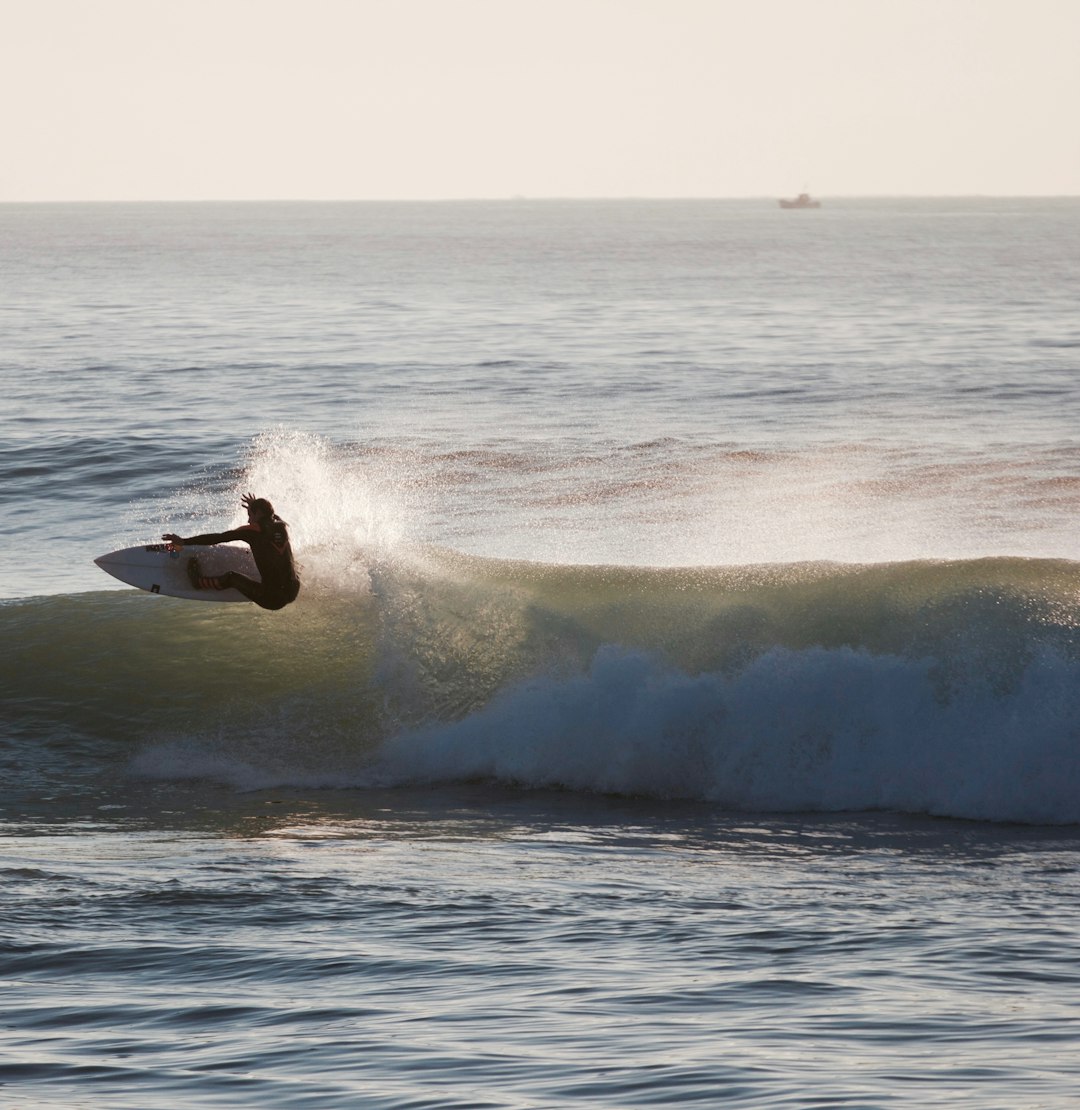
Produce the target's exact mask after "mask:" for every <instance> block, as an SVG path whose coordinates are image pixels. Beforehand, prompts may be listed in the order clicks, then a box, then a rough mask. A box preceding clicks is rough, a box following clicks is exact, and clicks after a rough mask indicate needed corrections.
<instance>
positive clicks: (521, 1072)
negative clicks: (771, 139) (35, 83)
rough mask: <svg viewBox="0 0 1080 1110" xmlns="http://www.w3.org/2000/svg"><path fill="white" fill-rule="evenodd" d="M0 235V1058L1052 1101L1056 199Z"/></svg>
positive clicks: (239, 222) (1071, 967) (60, 1088)
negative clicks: (139, 584) (109, 554)
mask: <svg viewBox="0 0 1080 1110" xmlns="http://www.w3.org/2000/svg"><path fill="white" fill-rule="evenodd" d="M0 248H2V250H3V256H4V259H5V266H4V268H3V272H2V273H0V289H2V291H3V297H2V299H0V325H2V334H3V340H2V345H0V390H2V395H3V397H4V401H3V409H2V415H0V479H2V480H0V512H2V517H0V520H2V522H3V546H2V549H0V567H2V569H3V575H2V576H0V706H2V717H0V741H2V748H0V761H2V762H0V765H2V767H3V771H4V785H3V790H2V797H0V806H2V809H0V813H2V816H0V828H2V830H3V834H4V839H3V842H2V851H3V859H0V870H2V871H3V874H4V876H5V884H4V887H3V892H2V894H0V915H2V918H3V920H4V922H5V925H6V936H7V939H6V940H5V942H4V945H3V947H2V950H0V964H2V966H3V971H2V974H3V975H4V977H5V982H6V983H7V984H8V988H9V998H10V1002H9V1011H8V1012H9V1020H8V1023H7V1024H6V1026H5V1030H4V1032H3V1034H2V1037H0V1039H2V1040H3V1041H4V1043H5V1049H6V1056H7V1059H8V1062H7V1063H4V1064H0V1083H3V1084H4V1097H5V1098H10V1099H12V1100H14V1101H13V1103H12V1104H14V1105H23V1104H25V1105H35V1106H36V1105H56V1106H69V1105H95V1106H97V1105H101V1106H118V1107H120V1106H145V1105H148V1104H165V1103H168V1104H169V1105H193V1106H194V1105H198V1106H212V1105H222V1106H225V1105H228V1106H236V1105H252V1106H259V1107H265V1106H294V1105H306V1106H353V1105H371V1106H386V1107H397V1106H416V1107H419V1106H440V1107H441V1106H461V1107H465V1106H481V1105H482V1106H515V1107H516V1106H522V1107H524V1106H529V1107H533V1106H545V1107H546V1106H551V1107H556V1106H558V1107H565V1106H583V1107H584V1106H618V1107H626V1106H645V1105H670V1104H675V1103H681V1102H686V1101H696V1102H700V1103H704V1104H706V1105H720V1104H727V1103H731V1104H733V1105H747V1106H755V1107H756V1106H809V1105H857V1106H860V1107H863V1106H893V1105H897V1104H911V1105H919V1106H924V1105H934V1104H941V1105H953V1104H955V1103H957V1102H964V1103H965V1104H967V1105H973V1106H987V1107H990V1106H1006V1105H1007V1106H1066V1105H1071V1104H1073V1102H1074V1101H1075V1097H1076V1093H1077V1090H1080V1075H1078V1073H1077V1069H1076V1066H1075V1063H1074V1062H1073V1061H1074V1060H1075V1058H1076V1052H1075V1049H1076V1047H1077V1043H1078V1039H1080V1026H1078V1017H1080V1015H1078V1014H1077V1010H1076V1005H1075V1001H1074V998H1075V994H1076V986H1077V976H1076V973H1075V966H1076V959H1077V956H1078V955H1080V937H1078V935H1077V932H1076V928H1075V907H1076V899H1077V897H1078V896H1080V882H1078V876H1080V856H1078V854H1077V851H1078V847H1080V841H1078V840H1077V831H1076V830H1077V827H1078V826H1080V693H1078V691H1080V681H1078V680H1080V624H1078V620H1080V540H1078V538H1077V531H1076V525H1075V521H1076V516H1077V510H1078V509H1080V443H1078V442H1077V438H1076V434H1075V428H1076V426H1077V419H1078V417H1080V366H1078V364H1077V358H1078V353H1080V329H1078V325H1077V317H1076V314H1075V305H1076V304H1077V303H1080V298H1078V295H1080V265H1078V263H1077V259H1078V258H1080V249H1078V248H1080V207H1078V204H1077V202H1076V201H1075V200H1070V199H1056V200H1055V199H1046V200H990V199H983V198H973V199H953V200H929V199H924V200H876V201H872V200H848V201H844V200H838V201H836V202H832V203H828V204H826V205H825V206H824V207H823V208H822V209H821V210H817V211H808V212H782V211H780V210H779V209H778V208H776V206H775V205H772V204H768V203H766V202H760V201H723V202H722V201H715V202H710V201H681V202H660V201H655V202H636V201H612V202H599V201H597V202H574V201H563V202H555V201H552V202H532V201H505V202H494V201H492V202H475V203H452V204H436V203H417V204H355V205H349V204H280V205H275V204H247V205H244V204H220V205H218V204H206V205H179V204H177V205H168V204H163V205H6V206H0ZM249 490H250V491H253V492H255V493H256V494H258V495H260V496H266V497H269V498H271V499H272V501H273V502H274V505H275V507H276V509H277V511H278V512H279V513H280V515H281V516H282V517H284V518H285V519H286V520H288V521H289V523H290V530H291V533H292V536H293V544H294V548H295V550H296V553H297V557H298V559H299V561H300V563H301V574H302V578H303V583H304V586H303V591H302V593H301V596H300V599H299V600H298V601H297V602H296V604H294V605H293V606H290V607H289V608H288V609H286V610H284V611H282V612H280V613H264V612H261V611H257V610H255V609H254V608H253V607H250V608H249V607H247V606H219V605H214V604H209V603H197V602H181V601H175V600H173V599H168V598H161V597H152V596H149V595H146V594H142V593H139V592H137V591H134V590H131V589H128V588H123V587H120V586H119V585H118V584H117V583H115V582H114V581H113V580H111V579H108V578H106V576H104V575H103V574H101V572H100V571H99V570H98V569H97V568H96V567H95V566H94V565H93V558H94V556H96V555H99V554H101V553H103V552H105V551H108V550H112V549H115V548H118V547H122V546H128V545H131V544H136V543H143V542H152V541H154V540H156V539H157V538H158V537H159V536H160V535H161V534H162V533H163V532H165V531H178V532H181V533H182V534H192V533H194V532H197V531H203V530H211V529H215V530H216V529H223V528H226V527H231V526H234V525H235V524H237V523H239V522H240V521H241V520H242V519H243V512H242V509H241V507H240V497H241V495H242V494H243V493H246V492H248V491H249Z"/></svg>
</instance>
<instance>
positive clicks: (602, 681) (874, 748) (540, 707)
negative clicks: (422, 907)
mask: <svg viewBox="0 0 1080 1110" xmlns="http://www.w3.org/2000/svg"><path fill="white" fill-rule="evenodd" d="M1078 678H1080V673H1078V668H1077V666H1076V665H1075V664H1069V663H1066V662H1064V661H1062V660H1060V659H1058V658H1056V657H1054V656H1052V655H1049V654H1046V655H1044V656H1042V657H1041V658H1038V659H1036V660H1035V661H1034V662H1033V663H1032V664H1031V665H1030V666H1029V667H1028V668H1027V669H1026V671H1025V672H1024V675H1023V677H1022V679H1021V681H1020V682H1019V684H1018V685H1017V686H1016V687H1015V688H1014V689H1012V690H1010V691H1009V692H1004V693H1003V692H995V691H994V690H993V689H991V688H990V687H989V686H988V685H987V684H986V683H981V682H978V681H973V682H972V683H969V684H967V685H965V686H964V687H963V688H962V689H960V690H959V691H957V692H953V693H952V694H951V695H949V694H946V693H945V692H944V691H943V690H942V689H941V688H940V687H939V685H938V684H937V682H936V681H935V673H934V666H933V664H932V662H931V661H929V660H908V659H903V658H899V657H896V656H880V655H872V654H870V653H868V652H864V651H857V650H851V649H846V648H845V649H829V650H826V649H821V648H814V649H810V650H804V651H790V650H785V649H775V650H773V651H770V652H769V653H767V654H766V655H764V656H762V657H761V658H759V659H757V660H756V661H754V662H753V663H751V664H750V665H749V666H747V667H746V668H745V670H743V671H742V672H740V673H738V674H736V675H732V676H723V675H719V674H703V675H697V676H692V675H688V674H686V673H683V672H681V671H679V670H676V669H673V668H671V667H668V666H666V665H664V664H663V663H661V662H659V661H658V660H655V659H653V658H651V657H649V656H647V655H643V654H640V653H634V652H625V651H621V650H617V649H613V648H605V649H603V650H601V651H600V652H599V653H598V654H597V656H596V658H595V660H594V661H593V664H592V666H591V667H590V668H589V670H588V671H587V673H584V674H581V675H579V676H576V677H573V678H570V679H563V680H553V679H540V680H535V681H532V682H528V683H525V684H523V685H521V686H518V687H516V688H513V689H510V690H507V691H505V692H503V693H502V694H501V695H499V696H498V697H496V698H495V699H494V700H493V701H492V702H491V703H490V704H489V705H488V706H486V707H485V708H484V709H482V710H480V711H478V712H476V713H474V714H472V715H471V716H469V717H467V718H466V719H464V720H462V721H459V722H456V723H453V724H444V725H439V726H434V727H429V728H425V729H420V730H416V731H413V732H409V733H406V734H403V735H400V736H398V737H396V738H395V739H393V740H391V741H390V742H388V743H387V744H386V746H385V748H384V750H383V753H382V757H381V760H380V764H379V768H378V772H379V774H380V776H381V778H382V779H383V781H387V782H406V781H407V782H415V781H448V780H449V781H452V780H468V779H475V778H492V779H496V780H500V781H504V782H512V783H518V784H523V785H526V786H532V787H542V786H561V787H569V788H572V789H578V790H594V791H605V792H618V793H625V794H642V795H649V796H660V797H678V798H700V799H705V800H710V801H715V802H718V803H720V804H721V805H723V806H724V807H726V808H730V809H736V810H772V811H775V810H791V811H796V810H814V811H840V810H867V809H891V810H899V811H903V812H909V813H930V814H937V815H944V816H953V817H966V818H977V819H987V820H998V821H1003V820H1004V821H1024V822H1034V823H1069V822H1077V821H1080V746H1078V745H1077V744H1076V724H1075V722H1076V720H1077V719H1080V716H1078V710H1080V694H1078V693H1077V690H1078V689H1080V685H1078V683H1077V679H1078Z"/></svg>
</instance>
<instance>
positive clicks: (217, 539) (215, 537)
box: [181, 525, 253, 547]
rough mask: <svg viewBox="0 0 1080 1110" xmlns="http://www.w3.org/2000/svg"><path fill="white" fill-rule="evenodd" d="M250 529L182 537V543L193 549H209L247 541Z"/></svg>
mask: <svg viewBox="0 0 1080 1110" xmlns="http://www.w3.org/2000/svg"><path fill="white" fill-rule="evenodd" d="M252 534H253V533H252V529H251V526H250V525H246V526H244V527H241V528H233V529H232V531H230V532H207V533H206V534H205V535H203V536H183V537H181V539H182V541H183V542H184V543H185V544H191V545H193V546H195V547H209V546H211V545H212V544H215V543H228V542H229V541H230V540H249V541H250V539H251V536H252Z"/></svg>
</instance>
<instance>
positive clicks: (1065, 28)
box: [0, 0, 1080, 200]
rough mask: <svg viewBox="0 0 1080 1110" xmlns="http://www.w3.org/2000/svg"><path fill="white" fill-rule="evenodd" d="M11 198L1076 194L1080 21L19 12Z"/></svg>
mask: <svg viewBox="0 0 1080 1110" xmlns="http://www.w3.org/2000/svg"><path fill="white" fill-rule="evenodd" d="M0 104H2V105H3V107H2V108H0V122H2V135H3V152H4V154H3V159H2V160H0V200H69V199H70V200H110V199H117V200H125V199H213V198H223V199H225V198H358V199H363V198H384V197H386V198H393V197H503V196H512V195H526V196H774V195H783V194H788V193H793V192H798V191H799V190H800V189H802V188H803V187H804V186H806V187H809V188H810V189H811V190H812V191H813V192H815V193H820V194H823V195H826V196H828V195H841V194H843V195H861V194H882V193H884V194H932V195H937V194H967V193H984V194H997V195H1010V194H1016V195H1020V194H1071V195H1078V194H1080V0H180V2H166V0H0Z"/></svg>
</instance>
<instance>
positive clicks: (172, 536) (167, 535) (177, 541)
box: [161, 532, 184, 547]
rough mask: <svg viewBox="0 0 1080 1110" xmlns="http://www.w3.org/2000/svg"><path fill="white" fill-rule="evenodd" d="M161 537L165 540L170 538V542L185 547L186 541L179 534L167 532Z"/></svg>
mask: <svg viewBox="0 0 1080 1110" xmlns="http://www.w3.org/2000/svg"><path fill="white" fill-rule="evenodd" d="M161 538H162V539H163V540H168V541H169V543H171V544H175V545H176V546H177V547H183V546H184V541H183V540H182V539H181V538H180V537H179V536H178V535H176V534H175V533H173V532H166V533H165V535H164V536H162V537H161Z"/></svg>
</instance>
